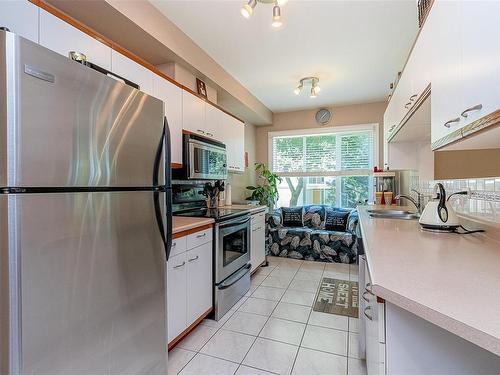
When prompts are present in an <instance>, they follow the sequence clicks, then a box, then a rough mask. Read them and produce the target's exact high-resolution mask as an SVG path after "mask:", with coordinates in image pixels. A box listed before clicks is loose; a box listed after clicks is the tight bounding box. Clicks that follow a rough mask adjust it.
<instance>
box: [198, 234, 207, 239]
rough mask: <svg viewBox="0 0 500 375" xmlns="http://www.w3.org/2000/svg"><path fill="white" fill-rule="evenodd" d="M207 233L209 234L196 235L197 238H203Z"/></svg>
mask: <svg viewBox="0 0 500 375" xmlns="http://www.w3.org/2000/svg"><path fill="white" fill-rule="evenodd" d="M206 235H207V234H206V233H203V234H199V235H197V236H196V238H203V237H205V236H206Z"/></svg>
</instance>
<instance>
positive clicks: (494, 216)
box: [418, 177, 500, 224]
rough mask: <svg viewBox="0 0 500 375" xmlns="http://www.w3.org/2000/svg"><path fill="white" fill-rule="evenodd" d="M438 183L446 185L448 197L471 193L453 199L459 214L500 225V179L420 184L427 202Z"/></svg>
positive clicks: (470, 179)
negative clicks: (462, 192)
mask: <svg viewBox="0 0 500 375" xmlns="http://www.w3.org/2000/svg"><path fill="white" fill-rule="evenodd" d="M437 182H441V183H443V184H444V187H445V189H446V193H447V195H448V196H449V195H451V194H453V193H456V192H459V191H464V190H466V191H468V192H469V194H468V195H458V196H454V197H452V198H451V202H452V205H453V208H454V209H455V210H456V211H457V213H459V214H461V215H464V216H466V217H470V218H473V219H478V220H481V221H488V222H493V223H496V224H500V177H494V178H492V177H490V178H468V179H456V180H436V181H424V182H421V183H420V186H419V189H418V190H419V191H421V192H422V193H424V194H425V195H426V196H427V197H426V200H427V201H428V200H429V199H430V197H431V196H433V195H434V185H435V184H436V183H437Z"/></svg>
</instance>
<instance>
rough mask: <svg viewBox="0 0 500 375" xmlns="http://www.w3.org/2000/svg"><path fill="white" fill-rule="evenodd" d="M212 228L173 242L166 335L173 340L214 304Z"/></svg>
mask: <svg viewBox="0 0 500 375" xmlns="http://www.w3.org/2000/svg"><path fill="white" fill-rule="evenodd" d="M212 238H213V235H212V229H211V228H210V229H207V230H204V231H199V232H195V233H192V234H189V235H187V236H184V237H180V238H177V239H175V240H174V241H173V245H174V246H173V247H172V250H171V256H170V259H169V260H168V263H167V328H168V331H167V336H168V342H169V343H170V342H172V340H174V339H175V338H176V337H178V336H179V335H180V334H182V333H183V332H184V331H185V330H186V329H187V328H188V327H189V326H190V325H191V324H193V322H195V321H196V320H198V319H199V318H200V317H201V316H203V314H204V313H206V312H207V311H208V310H210V309H211V307H212V299H213V298H212V296H213V281H212V269H213V265H212Z"/></svg>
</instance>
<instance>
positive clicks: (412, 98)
mask: <svg viewBox="0 0 500 375" xmlns="http://www.w3.org/2000/svg"><path fill="white" fill-rule="evenodd" d="M417 96H418V95H417V94H413V95H412V96H410V101H411V102H412V101H414V100H415V99H417Z"/></svg>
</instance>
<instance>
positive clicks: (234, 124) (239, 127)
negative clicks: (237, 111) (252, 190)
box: [222, 113, 245, 172]
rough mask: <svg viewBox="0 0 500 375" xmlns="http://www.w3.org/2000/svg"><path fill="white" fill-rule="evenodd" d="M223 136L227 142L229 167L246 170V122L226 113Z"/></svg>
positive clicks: (230, 168)
mask: <svg viewBox="0 0 500 375" xmlns="http://www.w3.org/2000/svg"><path fill="white" fill-rule="evenodd" d="M222 128H223V138H222V142H224V143H225V144H226V152H227V168H228V170H229V171H231V172H244V171H245V124H243V123H242V122H241V121H239V120H237V119H235V118H234V117H232V116H229V115H227V114H225V113H224V116H223V125H222Z"/></svg>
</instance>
